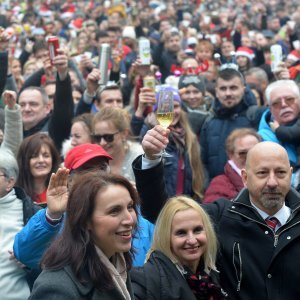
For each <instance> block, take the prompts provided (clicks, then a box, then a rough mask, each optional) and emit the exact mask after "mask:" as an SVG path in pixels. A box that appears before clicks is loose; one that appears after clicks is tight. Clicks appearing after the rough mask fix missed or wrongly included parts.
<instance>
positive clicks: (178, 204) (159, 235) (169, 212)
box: [146, 196, 217, 273]
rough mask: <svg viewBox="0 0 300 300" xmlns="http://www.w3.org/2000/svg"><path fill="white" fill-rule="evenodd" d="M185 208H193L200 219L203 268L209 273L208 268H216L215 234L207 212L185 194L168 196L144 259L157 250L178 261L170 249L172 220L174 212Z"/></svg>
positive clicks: (173, 260)
mask: <svg viewBox="0 0 300 300" xmlns="http://www.w3.org/2000/svg"><path fill="white" fill-rule="evenodd" d="M187 209H193V210H195V211H196V212H197V213H198V214H199V217H200V218H201V219H202V222H203V227H204V230H205V234H206V238H207V245H206V249H205V252H204V254H203V262H204V270H205V272H207V273H209V272H210V270H216V255H217V238H216V234H215V231H214V228H213V225H212V223H211V220H210V218H209V216H208V214H207V213H206V212H205V211H204V209H203V208H202V207H201V206H200V205H199V204H198V203H197V202H196V201H195V200H193V199H191V198H188V197H186V196H177V197H173V198H170V199H169V200H168V201H167V202H166V204H165V205H164V207H163V208H162V210H161V212H160V214H159V216H158V218H157V221H156V226H155V230H154V236H153V243H152V246H151V248H150V250H149V251H148V253H147V256H146V261H147V260H148V259H149V257H150V255H151V253H152V252H153V251H156V250H158V251H160V252H162V253H163V254H164V255H166V256H167V257H169V258H170V259H171V261H172V262H173V263H180V261H178V259H177V258H176V257H175V255H174V253H173V252H172V250H171V230H172V222H173V219H174V216H175V214H176V213H178V212H180V211H185V210H187Z"/></svg>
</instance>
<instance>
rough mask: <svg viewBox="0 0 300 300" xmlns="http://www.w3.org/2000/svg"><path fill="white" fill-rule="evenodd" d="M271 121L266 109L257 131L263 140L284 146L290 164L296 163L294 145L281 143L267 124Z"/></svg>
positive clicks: (269, 113)
mask: <svg viewBox="0 0 300 300" xmlns="http://www.w3.org/2000/svg"><path fill="white" fill-rule="evenodd" d="M270 121H271V112H270V110H269V109H268V110H267V111H265V112H264V114H263V115H262V117H261V120H260V123H259V127H258V133H259V135H260V136H261V138H262V139H263V140H264V141H270V142H274V143H277V144H279V145H281V146H282V147H284V148H285V150H286V151H287V153H288V156H289V160H290V163H291V165H292V166H295V165H296V164H297V150H296V147H295V146H294V145H292V144H288V143H282V142H281V141H280V140H278V139H277V137H276V135H275V133H274V132H273V131H272V129H271V127H270V126H269V122H270Z"/></svg>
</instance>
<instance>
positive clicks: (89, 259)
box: [42, 173, 139, 290]
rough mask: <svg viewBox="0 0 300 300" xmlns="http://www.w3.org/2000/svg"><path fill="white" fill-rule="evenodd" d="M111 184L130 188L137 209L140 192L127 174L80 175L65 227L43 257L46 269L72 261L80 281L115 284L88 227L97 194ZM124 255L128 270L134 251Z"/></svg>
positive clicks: (103, 287) (106, 285)
mask: <svg viewBox="0 0 300 300" xmlns="http://www.w3.org/2000/svg"><path fill="white" fill-rule="evenodd" d="M110 185H121V186H123V187H125V188H126V189H127V190H128V192H129V194H130V197H131V199H132V200H133V207H134V210H135V212H136V213H137V203H138V201H139V198H138V194H137V191H136V190H135V189H134V187H133V186H132V185H131V183H130V182H129V181H128V180H127V179H126V178H124V177H122V176H119V175H114V174H102V175H98V176H95V175H94V173H86V174H84V175H82V176H79V178H78V179H76V180H75V182H74V185H73V186H72V189H71V192H70V195H69V200H68V205H67V210H66V215H67V218H66V220H65V226H64V229H63V231H62V233H61V235H60V236H59V237H58V238H57V239H56V240H55V241H54V242H53V243H52V245H51V246H50V248H49V249H48V250H47V252H46V254H45V256H44V258H43V260H42V267H43V268H44V269H48V270H59V269H62V268H63V267H65V266H66V265H70V266H71V268H72V270H73V272H74V274H75V276H76V278H77V279H78V280H79V281H80V282H81V283H83V284H84V283H87V282H92V283H93V285H94V286H95V288H97V289H98V290H107V289H112V288H113V281H112V278H111V275H110V273H109V271H108V270H107V268H106V266H105V265H104V264H103V263H102V262H101V260H100V258H99V256H98V254H97V253H96V248H95V246H94V242H93V239H92V235H91V233H90V231H89V229H88V222H89V221H90V220H91V218H92V214H93V211H94V209H95V202H96V197H97V194H98V193H99V191H100V192H101V191H102V190H104V189H105V188H106V187H108V186H110ZM124 257H125V260H126V266H127V270H130V269H131V266H132V251H130V252H127V253H124Z"/></svg>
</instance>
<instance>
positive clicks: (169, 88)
mask: <svg viewBox="0 0 300 300" xmlns="http://www.w3.org/2000/svg"><path fill="white" fill-rule="evenodd" d="M162 90H163V91H167V92H172V93H173V101H175V102H178V103H179V104H181V98H180V95H179V92H178V89H177V88H174V87H172V86H170V85H161V86H160V87H158V88H157V89H156V91H155V98H156V104H155V105H154V106H153V111H156V110H157V102H158V97H159V92H160V91H162Z"/></svg>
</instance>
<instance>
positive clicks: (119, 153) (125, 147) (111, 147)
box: [92, 107, 143, 181]
mask: <svg viewBox="0 0 300 300" xmlns="http://www.w3.org/2000/svg"><path fill="white" fill-rule="evenodd" d="M92 141H93V143H95V144H98V145H100V146H101V147H103V149H105V150H106V151H107V153H108V154H109V155H110V156H111V157H112V158H113V160H112V161H111V163H110V168H111V172H112V173H114V174H120V175H123V176H124V177H126V178H127V179H128V180H130V181H135V178H134V174H133V171H132V167H131V163H132V162H133V160H134V159H135V158H136V157H137V156H138V155H140V154H142V153H143V150H142V146H141V145H140V144H139V143H137V142H135V141H133V139H132V136H131V130H130V116H129V114H128V112H127V111H125V110H124V109H121V108H117V107H104V108H102V109H101V110H100V111H99V112H97V113H96V114H95V116H94V119H93V134H92Z"/></svg>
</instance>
